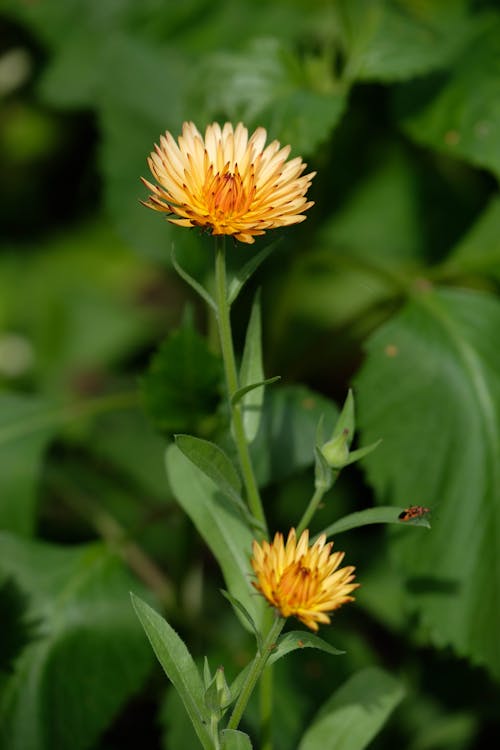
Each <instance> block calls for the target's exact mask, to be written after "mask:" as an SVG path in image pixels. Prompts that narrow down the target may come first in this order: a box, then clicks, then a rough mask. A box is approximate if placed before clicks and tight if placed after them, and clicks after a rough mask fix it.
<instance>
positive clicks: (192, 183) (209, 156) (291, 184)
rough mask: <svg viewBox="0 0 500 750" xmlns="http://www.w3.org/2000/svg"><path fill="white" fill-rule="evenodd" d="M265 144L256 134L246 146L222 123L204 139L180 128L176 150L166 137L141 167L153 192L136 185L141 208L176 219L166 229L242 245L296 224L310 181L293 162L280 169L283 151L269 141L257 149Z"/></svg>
mask: <svg viewBox="0 0 500 750" xmlns="http://www.w3.org/2000/svg"><path fill="white" fill-rule="evenodd" d="M266 137H267V135H266V131H265V130H264V128H257V130H256V131H255V132H254V133H253V135H252V136H251V137H250V138H249V137H248V130H247V129H246V128H245V127H244V126H243V125H242V124H241V123H239V124H238V125H236V127H235V128H234V129H233V126H232V124H231V123H230V122H226V124H225V125H224V126H223V127H222V128H221V127H220V125H219V124H218V123H216V122H214V123H212V125H208V127H207V129H206V131H205V138H203V137H202V136H201V134H200V133H199V131H198V129H197V128H196V126H195V125H194V124H193V123H192V122H185V123H184V125H183V127H182V135H181V136H179V139H178V143H176V141H175V140H174V138H173V137H172V135H171V133H169V132H168V131H167V132H166V133H165V135H162V136H161V137H160V145H159V146H158V145H156V144H155V151H153V152H152V154H151V155H150V157H149V159H148V164H149V168H150V169H151V172H152V174H153V176H154V178H155V179H156V180H157V182H158V185H153V184H152V183H150V182H148V181H147V180H145V179H144V178H141V179H142V181H143V182H144V184H145V185H146V187H147V188H148V189H149V190H150V191H151V195H150V196H149V199H148V200H147V201H144V202H143V203H144V205H145V206H148V207H149V208H153V209H154V210H155V211H164V212H165V213H167V214H175V215H176V216H178V217H180V218H172V219H169V221H170V222H172V224H179V225H180V226H182V227H202V228H205V229H207V230H208V231H210V232H211V233H212V234H219V235H220V234H229V235H233V236H234V237H235V238H236V239H237V240H240V241H241V242H248V243H251V242H254V241H255V240H254V236H255V235H259V234H264V232H265V230H266V229H275V228H276V227H284V226H288V225H289V224H297V223H299V222H301V221H304V219H305V218H306V217H305V216H304V214H303V211H306V210H307V209H308V208H310V207H311V206H312V205H313V202H312V201H307V199H306V197H305V194H306V192H307V190H308V188H309V186H310V184H311V181H312V178H313V177H314V175H315V174H316V173H315V172H311V173H310V174H307V175H302V172H303V171H304V170H305V168H306V166H307V165H306V164H304V163H303V161H302V159H301V158H300V157H297V158H295V159H291V160H290V161H288V162H287V159H288V155H289V154H290V146H285V147H284V148H281V146H280V144H279V143H278V141H273V142H272V143H270V144H269V145H268V146H267V147H266V148H264V144H265V142H266ZM301 175H302V176H301Z"/></svg>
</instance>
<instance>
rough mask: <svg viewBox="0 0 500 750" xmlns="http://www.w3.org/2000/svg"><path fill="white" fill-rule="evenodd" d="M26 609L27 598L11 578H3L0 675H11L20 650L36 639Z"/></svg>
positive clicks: (0, 602)
mask: <svg viewBox="0 0 500 750" xmlns="http://www.w3.org/2000/svg"><path fill="white" fill-rule="evenodd" d="M28 607H29V601H28V597H27V596H26V594H25V593H24V592H23V591H22V590H21V589H20V588H19V586H18V585H17V583H16V581H15V580H14V579H13V578H4V579H3V580H2V581H0V612H1V613H2V639H1V641H0V673H1V672H9V673H11V672H12V671H13V666H14V662H15V660H16V659H17V657H18V656H19V654H20V652H21V651H22V649H23V648H24V647H25V646H26V645H27V644H28V643H29V642H30V641H31V640H32V639H33V638H34V637H36V623H35V622H33V621H32V620H31V621H30V619H29V617H28V614H27V613H28Z"/></svg>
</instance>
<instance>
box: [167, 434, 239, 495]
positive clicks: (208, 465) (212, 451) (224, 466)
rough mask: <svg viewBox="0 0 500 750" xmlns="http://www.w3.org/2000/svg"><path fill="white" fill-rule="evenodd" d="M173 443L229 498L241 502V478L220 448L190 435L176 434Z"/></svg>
mask: <svg viewBox="0 0 500 750" xmlns="http://www.w3.org/2000/svg"><path fill="white" fill-rule="evenodd" d="M175 444H176V445H177V447H178V448H179V450H180V451H181V452H182V453H183V454H184V455H185V456H186V458H189V460H190V461H191V462H192V463H193V464H194V465H195V466H197V467H198V468H199V469H201V471H202V472H203V473H204V474H205V475H206V476H207V477H209V479H211V480H212V482H214V484H215V485H216V486H217V487H218V488H219V490H220V491H221V492H223V493H224V495H226V497H228V498H229V499H230V500H233V502H236V503H237V504H238V505H239V504H241V502H242V500H241V479H240V476H239V474H238V472H237V470H236V467H235V466H234V464H233V463H232V462H231V460H230V459H229V458H228V457H227V456H226V454H225V453H224V451H223V450H222V448H219V446H218V445H216V444H215V443H211V442H210V441H209V440H201V439H200V438H196V437H193V436H192V435H176V436H175Z"/></svg>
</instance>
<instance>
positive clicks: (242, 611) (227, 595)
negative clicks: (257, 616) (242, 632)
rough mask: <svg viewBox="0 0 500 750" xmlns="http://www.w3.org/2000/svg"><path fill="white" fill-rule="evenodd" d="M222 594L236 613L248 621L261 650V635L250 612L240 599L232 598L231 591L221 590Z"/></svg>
mask: <svg viewBox="0 0 500 750" xmlns="http://www.w3.org/2000/svg"><path fill="white" fill-rule="evenodd" d="M221 594H222V595H223V596H224V597H225V598H226V599H227V600H228V602H229V603H230V604H231V605H232V606H233V608H234V609H235V610H236V612H237V613H238V612H239V613H240V614H241V615H243V617H244V618H245V619H246V621H247V622H248V624H249V625H250V627H251V628H252V630H253V632H254V633H255V637H256V639H257V644H258V646H259V648H260V647H261V645H262V637H261V635H260V632H259V629H258V627H257V625H256V624H255V621H254V619H253V617H252V615H251V614H250V612H249V611H248V609H247V608H246V607H244V606H243V604H242V603H241V602H240V600H239V599H237V598H236V597H235V596H232V595H231V594H230V593H229V591H224V589H221Z"/></svg>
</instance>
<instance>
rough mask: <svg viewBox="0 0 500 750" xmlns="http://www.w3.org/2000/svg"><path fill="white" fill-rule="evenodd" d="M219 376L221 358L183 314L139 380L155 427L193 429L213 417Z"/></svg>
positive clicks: (166, 430) (179, 430)
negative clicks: (181, 321) (179, 326)
mask: <svg viewBox="0 0 500 750" xmlns="http://www.w3.org/2000/svg"><path fill="white" fill-rule="evenodd" d="M221 378H222V370H221V363H220V360H219V359H218V358H217V357H216V356H215V355H214V354H212V352H211V351H210V350H209V348H208V346H207V344H206V342H205V339H203V338H202V337H201V336H200V335H199V334H198V333H197V332H196V331H195V329H194V327H193V323H192V320H191V318H190V317H187V316H186V317H185V318H184V321H183V324H182V327H181V328H180V329H179V330H177V331H175V332H174V333H171V334H170V336H169V337H168V338H167V339H166V341H165V342H164V343H163V344H162V345H161V346H160V348H159V349H158V351H157V352H156V354H155V355H154V356H153V358H152V360H151V364H150V366H149V369H148V371H147V373H146V374H145V375H144V376H143V378H142V381H141V390H142V395H143V398H144V403H145V406H146V409H147V411H148V413H149V415H150V417H151V419H152V420H153V423H154V424H155V426H156V427H157V429H159V430H160V431H162V432H166V433H170V432H183V431H184V430H187V431H193V432H195V431H196V429H197V428H199V427H200V425H201V424H202V422H203V420H206V419H208V418H210V417H212V416H213V412H214V410H215V407H216V405H217V402H218V400H219V386H220V382H221Z"/></svg>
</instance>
